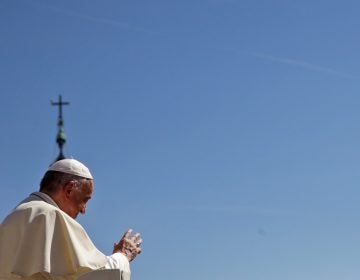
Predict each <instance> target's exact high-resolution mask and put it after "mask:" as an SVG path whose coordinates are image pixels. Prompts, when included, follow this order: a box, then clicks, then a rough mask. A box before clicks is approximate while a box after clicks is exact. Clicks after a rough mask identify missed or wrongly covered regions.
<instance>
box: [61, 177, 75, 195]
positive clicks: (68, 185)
mask: <svg viewBox="0 0 360 280" xmlns="http://www.w3.org/2000/svg"><path fill="white" fill-rule="evenodd" d="M74 187H75V182H74V181H69V182H67V183H66V185H65V186H64V187H63V189H64V194H65V197H66V198H67V199H69V198H70V195H71V193H72V191H73V190H74Z"/></svg>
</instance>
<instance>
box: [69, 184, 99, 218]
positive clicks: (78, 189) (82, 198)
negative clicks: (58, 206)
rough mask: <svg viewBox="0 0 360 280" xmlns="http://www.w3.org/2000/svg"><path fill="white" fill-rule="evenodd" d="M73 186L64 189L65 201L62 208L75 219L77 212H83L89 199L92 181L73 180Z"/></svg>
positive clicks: (91, 191)
mask: <svg viewBox="0 0 360 280" xmlns="http://www.w3.org/2000/svg"><path fill="white" fill-rule="evenodd" d="M74 183H75V184H73V186H71V187H70V188H69V189H67V190H66V203H65V205H63V207H62V210H63V211H64V212H65V213H67V214H68V215H69V216H70V217H72V218H73V219H76V217H77V215H78V214H79V213H81V214H85V212H86V204H87V202H88V201H89V200H90V199H91V196H92V193H93V189H94V188H93V181H92V180H86V181H85V180H82V181H81V184H80V183H79V182H74Z"/></svg>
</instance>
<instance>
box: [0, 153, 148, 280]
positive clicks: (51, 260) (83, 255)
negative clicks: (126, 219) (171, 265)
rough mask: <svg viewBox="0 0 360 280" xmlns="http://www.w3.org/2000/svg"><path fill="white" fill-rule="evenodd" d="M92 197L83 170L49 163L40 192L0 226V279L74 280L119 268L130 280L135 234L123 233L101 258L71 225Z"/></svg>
mask: <svg viewBox="0 0 360 280" xmlns="http://www.w3.org/2000/svg"><path fill="white" fill-rule="evenodd" d="M92 192H93V177H92V175H91V173H90V171H89V169H88V168H87V167H86V166H85V165H83V164H82V163H80V162H79V161H76V160H74V159H64V160H60V161H57V162H55V163H54V164H53V165H51V166H50V167H49V169H48V171H47V172H46V173H45V175H44V177H43V179H42V181H41V183H40V191H39V192H35V193H32V194H31V195H30V196H29V197H28V198H26V199H25V200H23V201H22V202H21V203H20V204H19V205H18V206H17V207H16V208H15V209H14V210H13V211H12V212H11V213H10V214H9V215H8V216H7V217H6V218H5V220H4V221H3V222H2V224H1V225H0V279H1V280H2V279H25V278H29V279H30V278H31V279H77V278H78V277H79V276H81V275H83V274H85V273H87V272H89V271H92V270H98V269H113V268H116V269H120V274H121V278H122V279H123V280H129V279H130V265H129V262H130V261H132V260H133V259H134V258H135V257H136V256H137V255H138V254H139V253H140V252H141V248H140V245H141V243H142V239H141V238H140V234H134V235H133V234H132V231H131V230H128V231H127V232H126V233H125V234H124V236H123V237H122V239H121V240H120V242H119V243H115V244H114V250H113V254H112V255H111V256H105V255H104V254H103V253H101V252H100V251H99V250H98V249H97V248H96V247H95V246H94V244H93V243H92V241H91V240H90V238H89V236H88V235H87V233H86V232H85V230H84V229H83V227H82V226H81V225H80V224H79V223H78V222H76V221H75V219H76V217H77V215H78V214H79V213H81V214H84V213H85V211H86V203H87V202H88V200H89V199H90V198H91V196H92Z"/></svg>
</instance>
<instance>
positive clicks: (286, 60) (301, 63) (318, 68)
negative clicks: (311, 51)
mask: <svg viewBox="0 0 360 280" xmlns="http://www.w3.org/2000/svg"><path fill="white" fill-rule="evenodd" d="M248 54H249V55H251V56H254V57H257V58H261V59H266V60H269V61H273V62H276V63H281V64H287V65H292V66H295V67H301V68H305V69H308V70H312V71H317V72H322V73H326V74H331V75H335V76H339V77H343V78H347V79H352V80H359V77H357V76H354V75H351V74H348V73H344V72H340V71H336V70H334V69H331V68H328V67H323V66H319V65H315V64H312V63H309V62H305V61H301V60H295V59H289V58H282V57H277V56H273V55H269V54H265V53H257V52H249V53H248Z"/></svg>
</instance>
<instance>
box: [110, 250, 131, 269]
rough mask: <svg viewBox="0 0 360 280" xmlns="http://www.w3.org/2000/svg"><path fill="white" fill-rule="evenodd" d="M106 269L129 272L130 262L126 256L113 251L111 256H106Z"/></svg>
mask: <svg viewBox="0 0 360 280" xmlns="http://www.w3.org/2000/svg"><path fill="white" fill-rule="evenodd" d="M106 260H107V262H106V264H105V268H106V269H120V270H122V271H124V272H127V273H130V263H129V260H128V259H127V257H125V256H124V255H123V254H121V253H114V254H112V255H111V256H106Z"/></svg>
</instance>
